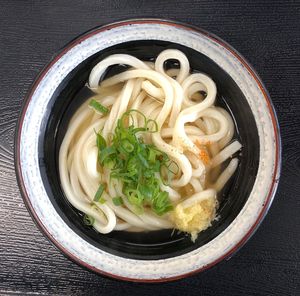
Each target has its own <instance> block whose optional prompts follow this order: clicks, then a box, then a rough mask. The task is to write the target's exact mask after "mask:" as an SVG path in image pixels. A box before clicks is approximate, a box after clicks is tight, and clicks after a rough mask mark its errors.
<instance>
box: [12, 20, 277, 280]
mask: <svg viewBox="0 0 300 296" xmlns="http://www.w3.org/2000/svg"><path fill="white" fill-rule="evenodd" d="M167 48H176V49H180V50H181V51H183V52H184V53H185V54H186V55H187V57H188V59H189V61H190V64H191V67H192V69H193V70H195V71H201V72H204V73H206V74H207V75H209V76H210V77H211V78H212V79H213V80H214V81H215V83H216V85H217V89H218V96H217V104H218V105H220V106H222V107H223V108H226V109H227V110H228V111H229V112H230V113H231V115H232V117H233V119H234V122H235V124H236V130H237V132H236V135H235V137H236V138H238V139H239V141H240V142H241V143H242V145H243V150H242V153H241V155H239V158H240V164H239V166H238V169H237V172H236V173H235V175H234V176H233V178H232V179H231V180H230V182H229V183H228V184H227V185H226V187H225V189H224V190H223V192H222V193H221V198H220V200H221V202H220V207H219V209H218V217H219V219H218V220H216V221H214V222H213V224H212V226H211V227H210V228H208V229H207V230H206V231H204V232H202V233H200V235H199V236H198V238H197V240H196V241H195V242H194V243H193V242H192V241H191V240H190V238H189V237H188V236H187V235H185V234H183V233H175V234H172V231H171V230H161V231H152V232H144V233H139V234H137V233H130V232H126V231H123V232H121V231H114V232H112V233H110V234H100V233H97V232H96V231H95V230H94V229H92V228H91V227H89V226H87V225H85V224H84V223H83V219H82V213H80V212H79V211H78V210H76V209H75V208H74V207H72V206H71V205H70V203H69V202H68V201H67V199H66V197H65V196H64V193H63V191H62V188H61V185H60V180H59V173H58V151H59V147H60V144H61V142H62V139H63V136H64V134H65V132H66V128H67V125H68V122H69V120H70V118H71V116H72V114H73V113H74V112H75V110H76V109H77V108H78V106H79V105H80V104H81V103H82V102H83V101H84V100H86V99H87V98H88V97H90V96H91V92H90V90H89V89H88V88H87V87H86V82H87V80H88V75H89V73H90V71H91V69H92V68H93V66H94V65H95V64H96V63H98V62H99V61H100V60H102V59H103V58H105V57H106V56H108V55H110V54H113V53H128V54H131V55H134V56H136V57H138V58H140V59H142V60H151V59H153V58H155V57H156V56H157V55H158V54H159V53H160V52H161V51H162V50H164V49H167ZM113 71H114V69H111V71H110V73H108V75H111V74H112V73H113ZM280 157H281V146H280V136H279V128H278V123H277V119H276V115H275V111H274V108H273V105H272V103H271V100H270V97H269V95H268V93H267V90H266V89H265V87H264V86H263V84H262V82H261V80H260V79H259V77H258V76H257V74H256V73H255V71H254V70H253V68H252V67H251V66H250V65H249V63H247V62H246V61H245V59H244V58H243V57H242V56H241V55H240V54H239V53H238V52H237V51H236V50H234V49H233V48H232V47H230V46H229V45H228V44H227V43H225V42H224V41H222V40H221V39H220V38H218V37H216V36H215V35H212V34H210V33H208V32H206V31H203V30H201V29H198V28H195V27H193V26H189V25H184V24H181V23H177V22H172V21H166V20H157V19H136V20H128V21H123V22H118V23H113V24H110V25H106V26H102V27H98V28H95V29H93V30H91V31H89V32H87V33H85V34H83V35H81V36H79V37H78V38H76V39H75V40H73V41H72V42H71V43H69V44H68V45H67V46H66V47H65V48H64V49H63V50H62V51H61V52H60V53H59V54H58V55H57V56H56V57H55V58H53V60H52V61H51V62H50V63H49V64H48V65H47V66H46V67H45V68H44V70H43V71H42V72H41V73H40V75H39V77H38V78H37V80H36V81H35V82H34V84H33V86H32V88H31V90H30V92H29V94H28V96H27V98H26V100H25V102H24V106H23V109H22V112H21V115H20V119H19V123H18V126H17V132H16V142H15V164H16V173H17V179H18V183H19V187H20V190H21V193H22V196H23V199H24V202H25V204H26V206H27V208H28V210H29V212H30V213H31V215H32V217H33V219H34V221H35V222H36V223H37V224H38V226H39V227H40V228H41V230H42V232H43V233H44V234H45V235H46V236H47V237H48V238H49V239H50V240H51V241H52V242H53V243H54V244H55V245H56V246H57V247H58V248H59V249H60V250H61V251H62V252H63V253H64V254H66V255H67V256H68V257H69V258H71V259H72V260H74V261H75V262H77V263H79V264H80V265H82V266H84V267H87V268H88V269H90V270H92V271H95V272H97V273H99V274H102V275H107V276H111V277H114V278H118V279H122V280H128V281H142V282H160V281H170V280H175V279H179V278H182V277H186V276H188V275H191V274H193V273H196V272H200V271H203V270H206V269H208V268H209V267H211V266H214V265H215V264H216V263H218V262H220V261H221V260H223V259H224V258H228V257H230V256H231V255H232V254H233V253H234V252H235V251H236V250H238V249H239V248H240V247H241V246H242V245H243V244H244V243H245V242H246V241H247V240H248V239H249V237H250V236H251V235H252V234H253V233H254V231H255V230H256V229H257V227H258V225H259V224H260V223H261V221H262V219H263V217H264V216H265V214H266V213H267V211H268V209H269V207H270V205H271V202H272V199H273V197H274V193H275V191H276V188H277V184H278V179H279V173H280Z"/></svg>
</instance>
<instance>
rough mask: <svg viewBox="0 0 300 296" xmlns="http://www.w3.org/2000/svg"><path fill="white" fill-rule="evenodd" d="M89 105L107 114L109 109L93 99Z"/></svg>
mask: <svg viewBox="0 0 300 296" xmlns="http://www.w3.org/2000/svg"><path fill="white" fill-rule="evenodd" d="M89 106H90V107H92V108H93V109H95V110H96V111H98V112H100V113H103V114H107V113H108V112H109V110H108V109H107V108H106V107H104V106H103V105H101V104H100V103H99V102H97V101H96V100H95V99H91V101H90V103H89Z"/></svg>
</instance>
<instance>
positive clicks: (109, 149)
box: [99, 146, 116, 164]
mask: <svg viewBox="0 0 300 296" xmlns="http://www.w3.org/2000/svg"><path fill="white" fill-rule="evenodd" d="M115 153H116V148H115V147H113V146H110V147H106V148H104V149H103V150H102V151H100V155H99V161H100V163H101V164H102V163H103V161H104V160H105V159H106V158H108V157H109V156H111V155H113V154H115Z"/></svg>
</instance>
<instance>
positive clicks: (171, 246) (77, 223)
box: [38, 41, 259, 259]
mask: <svg viewBox="0 0 300 296" xmlns="http://www.w3.org/2000/svg"><path fill="white" fill-rule="evenodd" d="M167 48H176V49H179V50H181V51H183V52H184V53H185V54H186V55H187V57H188V59H189V61H190V64H191V67H192V69H193V70H194V71H200V72H204V73H206V74H208V75H209V76H211V77H212V79H213V80H214V81H215V83H216V84H217V88H218V97H217V105H219V106H222V107H224V108H226V109H227V110H228V111H229V112H230V113H231V114H232V116H233V118H234V120H235V123H236V127H237V133H236V135H235V138H238V139H239V141H240V142H241V143H242V145H243V149H242V153H240V154H239V155H238V157H239V158H240V164H239V167H238V170H237V172H236V173H235V175H234V176H233V177H232V178H231V180H230V182H229V183H228V184H227V185H226V188H225V189H224V190H223V192H222V193H221V194H220V195H219V201H220V207H219V210H218V215H219V216H220V218H219V220H218V221H214V222H213V224H212V226H211V227H210V228H208V229H207V230H206V231H204V232H202V233H200V235H199V236H198V239H197V240H196V242H195V243H193V242H191V239H190V237H189V236H187V235H185V234H183V233H176V232H175V233H172V230H161V231H152V232H143V233H139V234H137V233H130V232H126V231H122V232H121V231H114V232H112V233H109V234H105V235H104V234H100V233H98V232H96V231H95V230H94V229H93V228H92V227H89V226H86V225H85V224H84V223H83V219H82V213H80V212H79V211H78V210H77V209H75V208H74V207H72V206H71V205H70V203H69V202H68V201H67V199H66V197H65V195H64V193H63V191H62V188H61V185H60V180H59V173H58V153H59V147H60V144H61V142H62V139H63V137H64V134H65V131H66V128H67V126H68V122H69V120H70V118H71V117H72V114H73V113H74V111H75V110H76V109H77V108H78V107H79V106H80V104H81V103H82V102H83V101H84V100H86V99H87V98H89V97H90V96H91V95H92V93H91V92H90V90H89V89H88V88H87V87H86V82H87V79H88V75H89V73H90V71H91V69H92V68H93V66H94V65H95V64H96V63H97V62H99V61H100V60H102V59H103V58H105V57H107V56H108V55H110V54H114V53H126V54H131V55H134V56H136V57H138V58H140V59H142V60H151V59H153V58H155V57H156V56H157V55H158V54H159V53H160V52H161V51H162V50H164V49H167ZM121 70H122V68H120V67H113V68H112V69H110V71H109V72H108V73H107V74H106V75H112V74H114V73H116V72H118V71H121ZM43 123H44V124H43V128H42V129H41V131H40V138H39V148H38V151H39V159H40V170H41V174H42V178H43V182H44V186H45V188H46V190H47V193H48V195H49V198H50V200H51V202H52V204H53V205H54V207H55V208H56V210H57V212H58V213H59V215H60V216H61V217H62V219H63V220H64V221H65V223H67V224H68V225H69V226H70V227H71V228H72V229H73V230H74V231H75V232H76V233H77V234H78V235H80V236H81V237H83V238H84V239H85V240H87V241H88V242H89V243H91V244H93V245H94V246H96V247H98V248H100V249H103V250H105V251H107V252H109V253H113V254H115V255H118V256H122V257H126V258H135V259H162V258H168V257H173V256H178V255H181V254H183V253H186V252H189V251H192V250H194V249H196V248H199V247H200V246H202V245H204V244H206V243H208V242H209V241H210V240H212V239H213V238H215V237H216V236H217V235H218V234H220V233H221V232H222V231H223V230H224V229H226V227H228V225H229V224H230V223H231V222H232V221H233V220H234V218H235V217H236V216H237V215H238V213H239V212H240V210H241V209H242V207H243V206H244V204H245V202H246V201H247V199H248V197H249V194H250V192H251V189H252V187H253V184H254V181H255V177H256V173H257V169H258V163H259V141H258V131H257V127H256V124H255V120H254V117H253V115H252V113H251V110H250V107H249V105H248V103H247V101H246V98H245V97H244V95H243V93H242V92H241V90H240V89H239V87H238V86H237V85H236V83H235V82H234V81H233V80H232V78H231V77H230V76H229V75H228V74H227V73H226V72H225V71H224V70H222V69H221V68H220V67H219V66H218V65H217V64H216V63H214V62H213V61H212V60H211V59H209V58H208V57H206V56H204V55H202V54H200V53H198V52H196V51H194V50H192V49H190V48H188V47H185V46H182V45H179V44H174V43H169V42H163V41H136V42H128V43H123V44H119V45H116V46H113V47H110V48H107V49H105V50H103V51H101V52H98V53H97V54H95V55H93V56H92V57H90V58H89V59H87V60H86V61H84V62H83V63H81V64H80V65H79V66H78V67H77V68H75V69H74V70H73V71H72V72H71V73H70V74H69V75H68V76H67V77H66V78H65V79H64V81H63V82H62V83H61V84H60V85H59V87H58V88H57V89H56V91H55V93H54V95H53V97H52V98H51V101H50V102H49V106H48V108H47V113H46V114H45V116H44V119H43Z"/></svg>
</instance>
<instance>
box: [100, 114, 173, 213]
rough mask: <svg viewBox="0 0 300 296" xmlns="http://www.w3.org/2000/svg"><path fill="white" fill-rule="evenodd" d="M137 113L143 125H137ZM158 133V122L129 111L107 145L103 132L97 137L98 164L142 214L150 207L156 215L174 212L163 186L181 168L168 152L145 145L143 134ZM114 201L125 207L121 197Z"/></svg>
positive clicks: (135, 209)
mask: <svg viewBox="0 0 300 296" xmlns="http://www.w3.org/2000/svg"><path fill="white" fill-rule="evenodd" d="M134 114H135V115H137V116H138V117H139V122H141V121H142V125H139V126H135V125H134V116H133V115H134ZM157 131H158V124H157V122H156V121H155V120H152V119H148V120H147V118H146V117H145V115H144V114H143V113H141V112H140V111H138V110H129V111H127V112H125V113H124V114H123V115H122V116H121V118H120V119H119V120H118V122H117V126H116V128H115V130H114V133H113V134H112V135H110V137H109V139H108V140H107V142H106V141H105V139H104V138H103V137H102V136H101V134H100V133H98V134H97V147H98V153H99V157H98V161H99V164H100V165H101V166H103V167H105V168H109V169H110V170H111V172H110V178H111V179H117V180H118V181H120V182H121V183H122V184H123V188H122V192H123V193H124V195H125V197H124V198H126V199H127V200H128V202H129V203H130V204H131V205H132V207H133V211H134V212H135V213H137V214H142V213H143V211H144V207H145V206H151V209H152V210H153V212H155V213H156V214H157V215H163V214H165V213H166V212H168V211H170V210H172V209H173V206H172V204H171V201H170V199H169V194H168V193H167V192H166V191H162V190H161V189H160V185H161V183H162V182H163V183H165V181H164V178H168V180H170V175H171V174H176V173H178V170H179V168H178V166H177V164H176V163H173V162H172V161H170V159H169V157H168V155H167V154H166V153H164V152H162V151H160V150H159V149H157V148H156V147H155V146H154V145H153V144H147V143H145V142H144V139H143V136H142V134H143V133H155V132H157ZM108 143H110V145H108ZM176 168H177V170H176ZM102 193H103V191H102ZM100 200H102V198H101V195H100V197H99V202H100ZM103 200H104V199H103ZM112 201H113V203H114V204H115V205H121V204H123V199H122V198H121V197H115V198H113V199H112Z"/></svg>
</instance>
